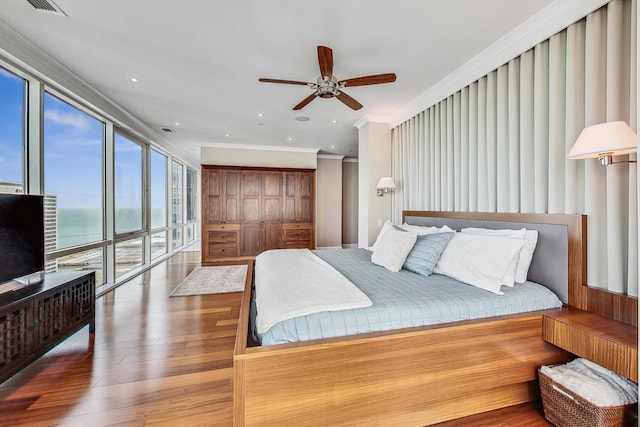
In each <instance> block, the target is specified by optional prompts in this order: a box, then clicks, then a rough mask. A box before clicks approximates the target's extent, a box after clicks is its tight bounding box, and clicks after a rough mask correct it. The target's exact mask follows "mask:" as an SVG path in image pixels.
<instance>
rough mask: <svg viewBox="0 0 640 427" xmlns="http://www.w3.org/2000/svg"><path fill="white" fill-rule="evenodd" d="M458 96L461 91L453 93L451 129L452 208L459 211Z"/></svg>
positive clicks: (459, 116) (460, 171)
mask: <svg viewBox="0 0 640 427" xmlns="http://www.w3.org/2000/svg"><path fill="white" fill-rule="evenodd" d="M460 98H461V92H456V93H454V94H453V111H452V116H453V123H452V131H453V173H454V176H453V193H454V199H453V210H454V211H460V210H461V209H462V203H461V199H460V198H461V187H462V167H461V163H462V162H461V157H460V133H461V127H460V118H461V112H460Z"/></svg>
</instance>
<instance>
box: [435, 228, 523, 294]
mask: <svg viewBox="0 0 640 427" xmlns="http://www.w3.org/2000/svg"><path fill="white" fill-rule="evenodd" d="M524 244H525V241H524V240H523V239H511V238H508V237H497V236H481V235H475V234H471V233H455V234H454V235H453V237H452V238H451V240H450V241H449V244H448V245H447V247H446V248H444V251H443V252H442V255H440V259H439V260H438V264H437V265H436V267H435V268H434V270H433V272H434V273H438V274H444V275H446V276H449V277H453V278H454V279H457V280H459V281H461V282H464V283H468V284H470V285H473V286H476V287H478V288H480V289H485V290H487V291H490V292H493V293H495V294H498V295H502V292H501V291H500V286H502V280H503V277H504V276H505V273H506V271H507V269H508V268H509V266H510V265H512V262H513V259H514V257H517V256H518V254H519V253H520V250H521V249H522V246H524Z"/></svg>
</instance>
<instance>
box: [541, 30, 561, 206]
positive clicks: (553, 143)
mask: <svg viewBox="0 0 640 427" xmlns="http://www.w3.org/2000/svg"><path fill="white" fill-rule="evenodd" d="M566 57H567V51H566V33H565V32H562V33H560V34H556V35H555V36H553V37H551V39H550V40H549V145H548V148H549V152H548V158H549V180H548V188H549V199H548V200H549V206H548V210H547V212H549V213H563V212H564V211H565V206H564V201H565V186H564V177H565V164H566V163H567V162H566V160H565V156H566V152H565V145H564V130H565V112H566V111H567V106H566V104H565V99H566V98H565V93H566V87H565V86H566V85H565V83H566V69H567V64H566ZM541 161H544V159H541Z"/></svg>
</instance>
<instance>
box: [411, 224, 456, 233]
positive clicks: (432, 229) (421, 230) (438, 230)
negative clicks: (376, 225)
mask: <svg viewBox="0 0 640 427" xmlns="http://www.w3.org/2000/svg"><path fill="white" fill-rule="evenodd" d="M402 228H403V229H405V230H407V231H412V232H414V233H416V234H417V235H418V236H424V235H425V234H434V233H451V232H452V231H453V230H452V229H450V228H449V227H447V226H446V225H443V226H442V227H424V226H421V225H410V224H407V223H406V222H405V223H404V224H402Z"/></svg>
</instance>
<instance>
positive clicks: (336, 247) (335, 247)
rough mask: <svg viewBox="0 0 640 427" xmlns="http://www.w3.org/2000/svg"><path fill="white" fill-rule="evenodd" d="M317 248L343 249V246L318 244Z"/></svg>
mask: <svg viewBox="0 0 640 427" xmlns="http://www.w3.org/2000/svg"><path fill="white" fill-rule="evenodd" d="M316 249H342V246H322V247H320V246H318V247H316Z"/></svg>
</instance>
